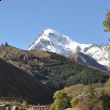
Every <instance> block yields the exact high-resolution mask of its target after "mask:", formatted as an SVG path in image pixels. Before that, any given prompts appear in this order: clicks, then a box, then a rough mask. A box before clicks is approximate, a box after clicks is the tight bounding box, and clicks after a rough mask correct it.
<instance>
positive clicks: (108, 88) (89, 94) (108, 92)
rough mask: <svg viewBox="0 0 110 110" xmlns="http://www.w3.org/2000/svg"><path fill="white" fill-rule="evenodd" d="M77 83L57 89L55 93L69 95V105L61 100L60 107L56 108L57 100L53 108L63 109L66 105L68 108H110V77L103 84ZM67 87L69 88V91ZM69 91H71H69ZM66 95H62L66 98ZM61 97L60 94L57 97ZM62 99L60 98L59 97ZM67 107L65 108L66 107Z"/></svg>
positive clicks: (101, 109)
mask: <svg viewBox="0 0 110 110" xmlns="http://www.w3.org/2000/svg"><path fill="white" fill-rule="evenodd" d="M98 85H99V84H95V85H77V86H76V85H75V86H73V87H72V86H71V87H69V88H66V91H65V89H64V90H61V91H56V92H55V94H58V93H62V94H65V96H67V97H68V99H69V100H68V102H67V103H68V105H66V104H65V103H63V105H62V103H61V101H62V100H61V101H58V103H59V106H60V107H59V108H57V109H56V106H53V105H55V104H56V103H55V100H56V99H54V102H53V103H52V105H51V106H50V108H51V110H61V109H60V108H61V107H62V106H63V107H64V106H66V107H67V108H68V109H67V110H72V109H74V110H109V109H110V79H109V80H108V81H107V83H105V84H103V85H99V86H98ZM81 86H82V87H83V89H82V91H80V89H79V87H81ZM70 88H73V90H72V89H71V95H70ZM67 89H69V90H68V91H67ZM75 89H77V90H76V91H77V92H78V93H79V94H77V95H76V93H75V92H74V90H75ZM68 92H69V93H68ZM65 96H63V97H62V99H63V98H65ZM58 98H59V95H58V97H57V99H58ZM59 100H60V98H59ZM66 107H65V108H66Z"/></svg>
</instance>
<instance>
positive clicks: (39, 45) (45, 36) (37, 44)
mask: <svg viewBox="0 0 110 110" xmlns="http://www.w3.org/2000/svg"><path fill="white" fill-rule="evenodd" d="M36 49H40V50H44V51H49V52H54V53H57V54H61V55H64V56H66V57H74V58H75V59H77V58H78V56H79V53H81V54H83V56H85V57H86V56H87V57H88V58H89V59H90V62H91V61H95V63H98V64H99V65H103V66H107V67H109V66H110V59H109V45H98V44H80V43H78V42H76V41H73V40H72V39H71V38H70V37H69V36H67V35H62V34H61V33H59V32H57V31H56V30H53V29H49V28H48V29H45V30H44V31H42V32H41V33H40V34H39V35H38V37H37V38H36V39H35V40H34V42H33V43H32V44H31V45H30V46H29V48H28V50H36ZM81 54H80V58H81V60H82V61H81V62H83V63H84V64H86V63H88V62H87V59H85V58H84V57H82V56H81ZM91 59H92V60H91ZM90 62H89V63H90ZM89 66H91V64H89ZM93 67H95V66H93ZM102 70H103V69H102Z"/></svg>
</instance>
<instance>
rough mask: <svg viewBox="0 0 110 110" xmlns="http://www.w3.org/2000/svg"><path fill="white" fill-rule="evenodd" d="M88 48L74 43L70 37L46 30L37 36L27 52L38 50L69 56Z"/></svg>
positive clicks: (85, 45)
mask: <svg viewBox="0 0 110 110" xmlns="http://www.w3.org/2000/svg"><path fill="white" fill-rule="evenodd" d="M88 46H90V45H87V44H80V43H78V42H75V41H73V40H72V39H71V38H70V37H68V36H66V35H62V34H60V33H59V32H57V31H56V30H53V29H46V30H44V31H43V32H41V33H40V34H39V36H38V38H37V39H36V40H35V41H34V42H33V43H32V45H31V46H30V47H29V48H28V50H31V49H36V48H39V49H42V50H45V51H50V52H55V53H58V54H62V55H66V56H69V55H70V54H71V53H72V52H75V51H83V49H84V48H85V47H88Z"/></svg>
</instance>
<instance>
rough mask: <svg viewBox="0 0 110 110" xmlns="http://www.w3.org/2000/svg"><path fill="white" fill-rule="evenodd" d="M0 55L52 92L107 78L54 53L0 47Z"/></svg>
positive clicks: (98, 72) (102, 81)
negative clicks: (35, 78)
mask: <svg viewBox="0 0 110 110" xmlns="http://www.w3.org/2000/svg"><path fill="white" fill-rule="evenodd" d="M0 53H1V54H0V58H2V59H4V60H5V61H7V62H9V63H11V64H13V65H15V66H16V67H18V68H20V69H22V70H24V71H26V72H28V73H29V74H31V75H32V76H36V77H37V79H38V80H39V81H40V82H41V83H42V84H45V85H46V86H48V87H49V88H51V89H52V90H57V89H62V88H63V87H65V86H70V85H73V84H79V83H81V84H90V83H104V82H105V81H106V80H107V79H108V77H109V75H108V74H107V73H104V72H101V71H99V70H96V69H93V68H88V67H87V66H84V65H81V64H79V63H78V62H75V61H71V60H70V59H68V58H66V57H64V56H61V55H57V54H55V53H50V52H45V51H41V50H32V51H26V50H20V49H17V48H15V47H11V46H1V47H0Z"/></svg>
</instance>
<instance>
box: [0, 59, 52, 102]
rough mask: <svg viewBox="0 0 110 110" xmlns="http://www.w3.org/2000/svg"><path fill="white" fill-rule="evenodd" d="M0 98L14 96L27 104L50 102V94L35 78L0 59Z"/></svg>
mask: <svg viewBox="0 0 110 110" xmlns="http://www.w3.org/2000/svg"><path fill="white" fill-rule="evenodd" d="M0 96H1V97H10V96H11V97H13V96H15V97H18V98H22V99H25V100H27V101H28V102H29V103H35V104H38V103H41V104H46V103H49V102H50V101H51V97H52V92H51V91H50V90H49V89H48V88H47V87H45V86H44V85H42V84H40V82H39V81H38V80H37V78H36V77H33V76H31V75H29V74H28V73H27V72H24V71H23V70H20V69H19V68H17V67H15V66H13V65H11V64H9V63H7V62H5V61H3V60H2V59H0ZM42 99H43V100H42Z"/></svg>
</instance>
